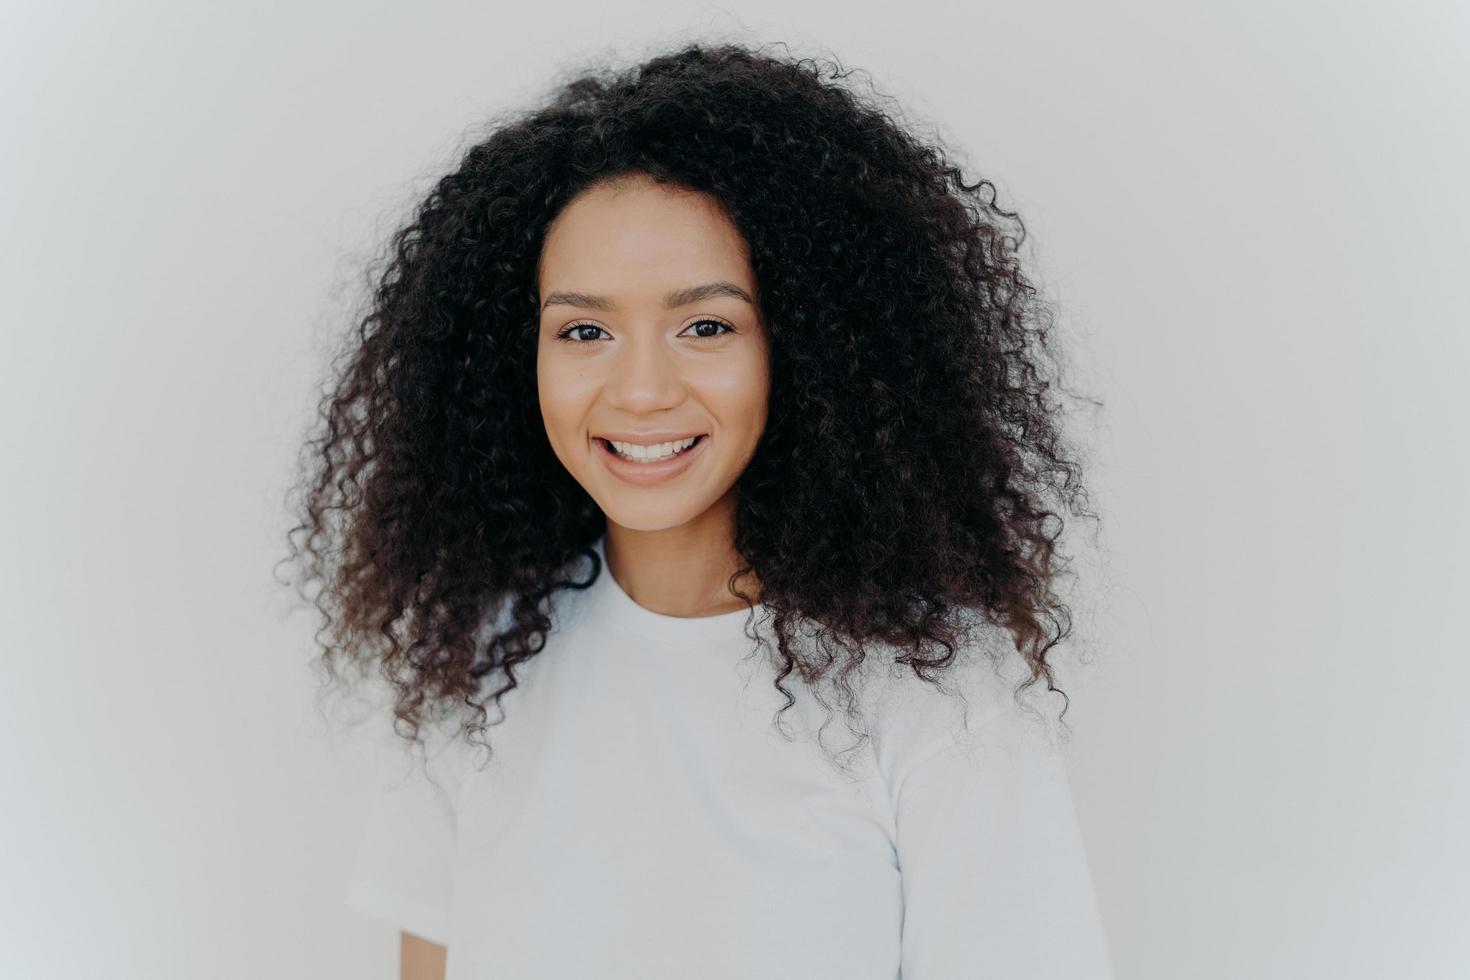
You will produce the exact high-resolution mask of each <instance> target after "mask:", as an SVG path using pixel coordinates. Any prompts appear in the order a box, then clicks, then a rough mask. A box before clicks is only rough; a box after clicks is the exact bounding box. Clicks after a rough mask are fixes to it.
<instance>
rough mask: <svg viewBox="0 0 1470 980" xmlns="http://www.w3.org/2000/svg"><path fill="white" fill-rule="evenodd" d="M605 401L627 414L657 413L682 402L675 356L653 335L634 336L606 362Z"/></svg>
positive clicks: (662, 341) (681, 379)
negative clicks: (608, 371) (607, 366)
mask: <svg viewBox="0 0 1470 980" xmlns="http://www.w3.org/2000/svg"><path fill="white" fill-rule="evenodd" d="M609 370H610V374H609V377H608V378H607V380H606V383H605V385H604V388H605V389H606V392H607V395H608V399H609V401H611V402H612V403H613V404H614V405H616V406H617V407H618V408H621V409H623V410H624V411H627V412H629V413H646V412H657V411H660V410H663V409H667V408H672V407H674V406H675V405H678V404H679V402H681V401H682V400H683V398H684V376H683V369H682V367H681V365H680V363H679V358H678V355H677V354H676V353H675V352H674V351H671V350H670V349H669V346H668V343H667V341H666V340H665V339H664V338H663V337H662V336H660V335H659V334H658V332H656V331H648V332H646V333H644V334H641V335H635V339H633V340H631V341H629V342H627V343H625V344H624V345H623V348H622V349H621V350H620V351H618V352H617V356H616V357H614V358H612V359H611V360H610V361H609Z"/></svg>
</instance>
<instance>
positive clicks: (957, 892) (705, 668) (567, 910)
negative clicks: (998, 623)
mask: <svg viewBox="0 0 1470 980" xmlns="http://www.w3.org/2000/svg"><path fill="white" fill-rule="evenodd" d="M603 543H604V541H603V540H599V541H598V542H597V545H596V550H597V551H598V554H599V557H602V554H603V552H602V547H603ZM587 571H590V563H583V564H580V565H579V566H577V571H576V576H575V577H577V578H578V579H580V580H585V578H586V572H587ZM554 602H555V603H556V605H555V606H554V608H553V611H552V617H553V628H552V631H551V632H550V633H549V634H548V638H547V643H546V646H545V647H544V648H543V649H542V651H541V652H540V653H538V654H536V655H535V656H534V657H533V658H532V659H531V660H530V661H528V662H527V663H526V664H523V665H522V666H521V667H520V668H518V670H517V677H518V680H519V685H518V686H517V687H516V688H515V689H513V690H512V691H510V692H509V693H508V694H506V695H505V697H504V700H503V702H502V704H503V706H504V708H505V719H504V721H502V722H499V723H497V724H493V725H490V727H488V728H487V730H486V732H485V737H487V738H488V739H489V741H490V743H491V747H492V750H493V753H494V754H493V756H492V757H491V759H490V760H489V761H488V763H487V762H486V761H485V757H484V751H483V749H481V748H479V747H478V746H473V747H472V746H470V745H469V744H468V743H467V742H465V741H464V740H463V737H462V736H457V735H456V736H453V737H454V738H458V739H459V740H458V741H453V740H449V741H442V742H441V743H438V744H439V747H438V748H433V747H432V746H431V748H430V757H429V763H428V768H427V771H426V770H425V767H424V766H423V765H421V764H420V763H419V762H418V761H417V757H416V756H409V755H407V754H405V755H404V758H405V760H411V761H412V768H411V769H409V770H407V774H405V771H403V770H400V771H397V772H394V773H392V774H389V775H388V776H387V777H386V779H385V785H384V787H383V789H382V791H381V792H380V793H379V795H378V796H377V797H376V798H375V799H374V801H373V804H372V808H371V810H370V812H369V814H368V815H367V818H366V821H365V826H364V828H363V830H362V832H361V835H360V838H359V843H358V849H357V858H356V863H355V865H354V869H353V875H352V880H351V882H350V885H349V889H348V893H347V904H348V907H349V908H350V909H352V910H354V911H356V912H359V913H362V914H364V915H368V916H373V917H376V918H379V919H382V920H385V921H387V922H390V923H392V924H393V925H394V926H396V927H397V928H399V929H402V930H405V931H408V932H411V933H414V934H416V935H419V936H422V937H424V938H426V939H429V940H431V941H433V942H436V943H440V944H443V945H445V946H447V947H448V951H449V952H448V959H447V961H446V963H447V977H446V980H512V978H513V980H588V978H592V977H596V978H599V980H621V978H638V980H662V978H669V980H673V978H678V980H689V978H700V980H727V978H728V980H736V978H738V980H783V978H790V980H821V978H832V980H894V978H895V977H901V978H903V980H960V978H996V980H1000V978H1004V980H1024V978H1029V977H1037V978H1040V977H1046V978H1048V980H1110V978H1111V977H1112V976H1113V973H1112V969H1111V966H1110V963H1109V957H1108V948H1107V943H1106V939H1105V935H1104V932H1103V927H1102V923H1101V920H1100V916H1099V910H1098V905H1097V900H1096V897H1095V892H1094V890H1093V885H1092V880H1091V876H1090V874H1089V869H1088V864H1087V859H1086V855H1085V853H1084V850H1083V845H1082V839H1081V836H1080V833H1079V829H1078V825H1077V821H1076V816H1075V811H1074V809H1073V804H1072V798H1071V792H1070V788H1069V786H1068V782H1067V776H1066V771H1065V769H1064V767H1063V761H1062V758H1061V756H1060V755H1059V753H1058V748H1057V745H1058V743H1057V741H1056V739H1055V737H1054V729H1053V728H1052V725H1051V722H1050V721H1047V722H1045V723H1043V722H1042V721H1041V720H1038V718H1039V717H1044V718H1049V717H1050V715H1048V714H1047V713H1046V712H1041V713H1040V715H1038V714H1033V713H1030V712H1024V711H1022V710H1021V708H1019V707H1018V706H1017V705H1016V703H1015V700H1014V698H1013V695H1012V690H1013V688H1014V686H1015V685H1014V683H1012V682H1011V681H1013V680H1014V679H1015V678H1017V677H1020V676H1021V675H1019V674H1013V676H1012V677H1011V678H1007V679H1006V680H1004V681H1003V680H1002V677H999V676H997V675H996V674H995V673H994V672H993V671H992V670H991V669H990V667H989V661H988V660H986V659H983V658H982V659H980V660H977V661H975V662H976V664H978V665H979V666H976V667H974V668H970V669H966V670H964V671H959V670H958V668H951V673H949V674H948V675H947V677H948V678H949V680H948V683H949V684H950V685H951V686H953V687H957V688H959V689H960V690H961V691H962V693H963V695H964V698H965V700H966V701H968V703H969V705H970V710H969V719H968V727H966V724H965V722H964V721H963V719H962V715H961V712H962V710H963V707H962V705H963V703H962V702H960V701H957V700H953V699H951V698H949V697H948V696H946V695H944V694H942V693H941V692H939V691H936V690H935V689H934V688H933V687H932V686H930V685H929V684H927V683H925V682H923V681H921V680H920V679H918V678H917V677H914V676H913V675H912V672H911V671H908V669H907V668H903V671H904V672H905V673H903V674H896V675H891V676H890V675H887V674H883V675H877V674H875V675H873V676H875V677H876V676H882V677H884V680H882V681H881V682H879V683H878V684H877V685H875V686H874V687H872V688H871V689H868V688H863V689H862V690H868V691H870V693H868V694H864V695H863V697H864V700H863V702H862V703H863V704H864V705H867V706H869V707H867V708H865V709H864V710H865V711H870V712H871V713H870V714H868V715H865V716H864V724H865V726H866V730H868V731H869V732H870V733H871V734H872V739H871V740H870V741H869V742H867V743H866V744H865V745H863V746H861V748H860V751H858V752H854V753H849V754H847V755H843V754H842V753H843V750H844V749H847V748H849V747H851V746H854V745H856V744H857V742H856V739H855V738H854V737H853V736H852V733H851V732H850V731H849V729H848V728H847V724H846V721H845V719H844V717H843V713H842V710H841V702H840V701H838V700H836V699H837V697H838V695H837V694H836V693H835V691H833V690H832V689H831V688H827V689H825V690H826V695H825V697H826V700H827V701H828V702H829V703H830V704H832V705H833V709H832V712H831V714H830V716H829V713H828V710H827V709H826V708H825V707H823V706H822V705H821V704H820V703H818V702H817V701H816V700H815V698H814V697H813V696H812V693H811V691H810V690H809V689H808V688H806V687H805V686H804V685H803V683H802V682H801V680H800V676H799V675H798V674H796V673H795V672H793V673H792V674H790V675H789V676H788V677H787V678H786V679H785V680H783V686H785V687H786V688H788V689H789V690H791V691H792V694H793V696H795V697H796V698H797V703H796V704H795V705H793V706H792V707H791V708H790V709H788V710H787V711H786V712H785V713H783V714H782V715H781V719H782V722H783V724H784V725H785V726H786V727H787V729H788V731H789V732H790V733H791V735H792V740H790V741H788V740H787V739H786V738H784V737H783V736H782V735H781V734H780V733H779V732H778V731H777V730H776V729H775V728H774V727H773V725H772V718H773V716H774V714H775V712H776V711H777V710H778V709H779V708H780V707H782V706H783V705H784V704H785V703H786V699H785V698H784V697H783V696H782V695H781V694H780V692H778V691H777V690H776V688H775V686H774V683H773V681H774V679H775V669H774V668H773V667H772V666H771V663H770V661H769V660H767V658H766V657H767V655H766V653H765V651H764V650H762V651H761V652H760V653H758V654H756V655H754V656H749V654H751V651H752V650H753V649H754V646H755V643H754V641H752V640H751V639H749V638H748V637H746V636H745V624H746V621H747V617H748V616H749V612H748V611H747V610H740V611H737V612H733V613H727V614H724V615H718V616H710V617H703V618H681V617H673V616H665V615H662V614H659V613H655V612H653V611H651V610H648V609H645V608H644V607H642V606H640V605H638V604H637V603H636V602H634V601H633V599H632V598H631V597H630V596H629V595H628V594H627V593H626V592H624V591H623V590H622V588H621V587H620V586H619V585H618V584H617V582H616V580H615V579H613V577H612V574H611V573H610V572H609V571H608V569H607V565H606V562H605V560H604V561H603V564H602V569H601V573H600V575H599V577H598V579H597V581H596V582H595V583H594V584H593V585H592V586H591V587H590V588H589V589H587V590H585V591H577V590H566V591H563V592H558V593H557V594H556V596H555V598H554ZM757 611H758V618H757V621H756V622H757V624H759V623H760V622H761V620H760V618H759V614H760V613H761V612H763V611H764V607H761V606H758V607H757ZM758 628H760V629H761V633H760V635H761V636H768V635H770V634H769V633H768V632H767V631H766V630H765V629H764V628H763V627H758ZM1012 652H1013V653H1014V651H1012ZM1017 660H1019V656H1017ZM495 676H496V677H497V678H498V677H499V676H500V675H499V674H497V675H495ZM499 683H500V682H499V681H497V683H496V686H499ZM1038 686H1039V685H1038ZM486 710H487V711H488V713H489V716H488V719H487V721H495V720H496V719H498V718H499V717H500V715H499V713H498V712H497V711H496V709H495V707H494V705H493V703H491V704H489V705H487V709H486ZM1050 714H1051V715H1054V714H1055V712H1054V711H1052V712H1051V713H1050ZM829 717H830V721H829V723H828V724H827V726H826V728H825V730H824V731H823V732H822V743H821V744H819V743H818V742H817V741H815V739H814V738H813V735H814V734H815V733H816V731H817V729H818V728H819V727H820V726H821V725H822V723H823V721H824V720H828V719H829ZM859 730H860V731H861V730H863V729H861V728H860V729H859ZM394 737H395V738H396V737H397V736H394ZM403 745H404V746H405V749H407V748H408V745H407V743H403ZM823 746H825V749H824V747H823ZM831 755H836V757H837V758H839V759H844V760H846V761H847V764H848V767H849V768H848V769H847V770H846V771H843V770H842V769H840V768H838V767H836V766H834V765H833V763H832V762H831V759H830V756H831ZM481 767H483V768H481ZM430 777H432V778H430Z"/></svg>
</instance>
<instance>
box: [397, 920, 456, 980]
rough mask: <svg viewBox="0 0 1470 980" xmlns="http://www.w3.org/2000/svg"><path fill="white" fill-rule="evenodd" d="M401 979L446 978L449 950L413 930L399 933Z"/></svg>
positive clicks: (442, 979)
mask: <svg viewBox="0 0 1470 980" xmlns="http://www.w3.org/2000/svg"><path fill="white" fill-rule="evenodd" d="M398 935H399V937H400V939H399V945H398V977H399V980H444V962H445V958H446V957H447V956H448V955H449V950H448V949H447V948H446V947H444V946H440V945H439V944H438V943H431V942H429V941H428V940H427V939H424V938H422V937H421V936H415V935H414V934H413V933H411V932H402V931H400V932H399V933H398Z"/></svg>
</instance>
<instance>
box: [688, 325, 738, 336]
mask: <svg viewBox="0 0 1470 980" xmlns="http://www.w3.org/2000/svg"><path fill="white" fill-rule="evenodd" d="M706 324H709V325H711V326H716V327H724V328H725V329H726V330H727V331H729V332H730V333H734V332H735V328H734V327H732V326H730V325H729V324H728V323H726V322H724V321H723V320H696V321H694V322H693V323H691V324H689V326H688V327H686V328H685V329H693V328H695V327H702V326H705V325H706ZM697 336H698V337H699V338H700V339H702V340H710V339H713V338H715V337H721V336H724V335H723V334H719V333H702V334H697Z"/></svg>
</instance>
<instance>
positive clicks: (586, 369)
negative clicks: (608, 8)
mask: <svg viewBox="0 0 1470 980" xmlns="http://www.w3.org/2000/svg"><path fill="white" fill-rule="evenodd" d="M537 288H538V293H539V301H540V303H541V314H540V317H541V321H540V334H539V339H538V342H537V354H536V378H537V389H538V396H539V399H540V403H541V417H542V421H543V422H544V423H545V426H546V434H547V437H548V439H549V440H550V442H551V446H552V449H553V450H554V451H555V453H556V455H557V458H558V459H560V460H561V463H562V465H563V466H565V467H566V469H567V471H568V472H569V473H571V475H572V477H573V478H574V479H576V481H577V482H578V483H580V484H581V485H582V487H584V488H585V489H586V490H587V492H588V494H589V495H591V497H592V498H593V500H595V501H596V502H597V504H598V506H599V507H601V508H602V511H603V513H604V514H605V515H606V516H607V518H608V520H609V521H610V522H613V523H616V524H619V525H621V526H623V527H626V528H630V529H634V530H640V531H656V530H663V529H667V528H673V527H679V526H683V525H686V524H691V523H693V522H696V521H699V520H701V519H702V518H703V519H712V518H714V515H716V514H718V513H720V512H724V513H726V514H728V512H729V507H730V503H731V488H732V486H733V485H734V483H735V481H736V479H737V478H738V477H739V476H740V474H741V472H743V471H744V469H745V466H746V464H747V463H748V462H749V461H750V458H751V456H752V455H754V453H755V448H756V444H757V442H758V441H759V440H760V436H761V433H762V431H763V430H764V429H765V424H766V410H767V399H768V396H769V394H770V371H769V360H768V358H769V346H768V343H767V338H766V333H765V327H764V324H763V322H762V317H761V313H760V309H759V305H758V304H759V296H758V295H757V291H756V283H755V275H754V273H753V271H752V269H751V267H750V262H749V258H748V256H747V254H746V246H745V241H744V238H743V237H742V236H741V235H740V233H739V231H738V230H737V229H736V228H735V227H734V225H733V224H731V223H730V221H729V219H728V218H726V217H725V216H724V214H723V213H722V212H721V211H720V210H719V208H718V205H717V204H716V203H715V202H714V201H713V199H711V198H709V197H707V196H706V195H703V194H699V193H697V192H692V191H686V190H680V189H675V188H670V187H664V186H659V185H657V184H655V183H653V182H652V180H650V179H646V178H634V179H632V180H625V181H619V182H618V183H617V184H614V185H599V186H596V187H593V188H589V189H588V190H586V191H584V192H582V193H581V194H579V195H578V196H577V197H575V198H573V200H572V201H571V202H570V203H569V204H568V205H567V206H566V208H564V209H563V210H562V212H561V213H560V214H558V215H557V217H556V218H555V220H554V221H553V222H552V224H551V226H550V228H549V229H548V231H547V235H546V239H545V243H544V245H543V247H542V253H541V264H540V269H539V272H538V281H537ZM690 438H695V439H696V441H695V442H694V443H693V444H692V445H690V446H688V447H687V448H685V445H686V443H687V442H688V440H689V439H690ZM609 440H611V442H610V441H609ZM612 443H617V444H618V446H617V448H620V449H622V450H625V451H628V452H629V453H630V454H631V455H632V456H633V458H632V459H625V458H623V457H621V456H619V455H617V454H616V453H615V452H614V451H613V450H614V447H613V445H612ZM669 443H673V445H668V444H669ZM676 450H677V451H678V452H677V455H674V456H672V458H669V459H666V460H663V461H650V460H652V459H654V458H655V457H661V456H665V455H667V454H668V453H669V452H671V451H676Z"/></svg>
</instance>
